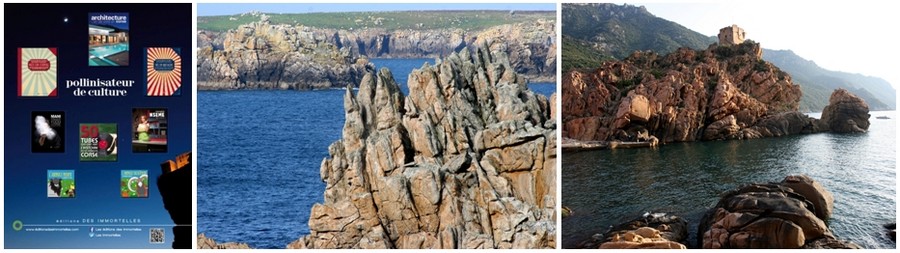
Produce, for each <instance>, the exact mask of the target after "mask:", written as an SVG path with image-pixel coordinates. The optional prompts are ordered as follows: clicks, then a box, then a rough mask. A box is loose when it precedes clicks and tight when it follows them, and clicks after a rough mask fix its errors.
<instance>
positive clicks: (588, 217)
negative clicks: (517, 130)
mask: <svg viewBox="0 0 900 253" xmlns="http://www.w3.org/2000/svg"><path fill="white" fill-rule="evenodd" d="M870 114H872V117H871V119H870V122H871V123H872V124H871V126H870V128H869V132H868V133H864V134H832V133H820V134H811V135H801V136H790V137H783V138H767V139H757V140H744V141H712V142H694V143H676V144H668V145H664V146H662V147H660V148H659V149H623V150H600V151H592V152H578V153H565V154H563V155H562V191H563V192H562V204H563V205H564V206H568V207H570V208H571V209H572V210H573V211H574V213H575V215H573V216H571V217H569V218H566V219H563V221H562V231H563V235H562V236H563V247H564V248H574V247H577V245H578V243H580V242H581V241H583V240H585V239H587V238H589V237H590V236H591V235H593V234H596V233H600V232H604V231H605V230H606V229H607V228H608V227H609V226H611V225H614V224H618V223H621V222H624V221H627V220H628V219H630V218H633V217H635V216H636V215H640V214H642V213H644V212H647V211H663V212H671V213H674V214H676V215H679V216H682V217H684V218H686V219H687V220H688V222H689V231H690V233H691V239H690V243H694V241H695V239H694V238H695V236H696V234H697V231H696V230H697V224H698V223H699V220H700V218H701V217H702V214H703V212H704V211H705V210H707V209H708V208H710V207H712V206H713V205H715V204H716V202H717V201H718V200H719V194H721V193H722V192H724V191H726V190H729V189H733V188H735V187H737V186H739V185H741V184H745V183H751V182H768V181H781V180H782V179H783V178H784V176H786V175H790V174H806V175H809V176H811V177H812V178H813V179H815V180H817V181H818V182H820V183H821V184H822V185H823V186H824V187H825V188H826V189H828V190H829V191H831V193H832V194H834V198H835V201H834V213H833V215H832V217H831V219H830V220H829V221H828V223H829V226H830V228H831V230H832V231H833V233H834V235H835V236H837V237H838V238H839V239H843V240H849V241H853V242H855V243H857V244H860V245H861V246H863V247H864V248H896V244H895V243H894V242H892V241H891V240H889V238H888V237H887V236H886V235H885V232H886V231H885V229H884V228H882V225H884V224H886V223H893V222H895V220H896V211H897V206H896V196H897V194H896V185H897V184H896V146H895V142H896V118H897V114H896V112H894V111H890V112H871V113H870ZM881 115H886V116H890V117H891V119H888V120H882V119H875V117H876V116H881ZM811 116H813V117H817V116H818V115H811Z"/></svg>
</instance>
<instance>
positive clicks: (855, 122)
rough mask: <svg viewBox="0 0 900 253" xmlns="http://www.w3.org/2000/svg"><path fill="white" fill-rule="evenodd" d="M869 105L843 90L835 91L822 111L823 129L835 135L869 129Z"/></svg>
mask: <svg viewBox="0 0 900 253" xmlns="http://www.w3.org/2000/svg"><path fill="white" fill-rule="evenodd" d="M869 116H870V115H869V104H866V101H863V100H862V98H859V97H858V96H856V95H853V94H852V93H850V92H849V91H847V90H845V89H841V88H839V89H836V90H834V92H832V93H831V98H829V99H828V105H827V106H825V109H823V110H822V120H821V124H823V128H825V129H828V130H830V131H832V132H836V133H862V132H866V130H868V129H869Z"/></svg>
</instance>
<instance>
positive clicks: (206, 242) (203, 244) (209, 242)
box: [197, 233, 250, 249]
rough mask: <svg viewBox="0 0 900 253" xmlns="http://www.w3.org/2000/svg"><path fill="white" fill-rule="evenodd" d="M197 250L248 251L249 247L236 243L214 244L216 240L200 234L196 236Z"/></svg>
mask: <svg viewBox="0 0 900 253" xmlns="http://www.w3.org/2000/svg"><path fill="white" fill-rule="evenodd" d="M197 249H250V246H249V245H247V244H246V243H236V242H226V243H216V240H213V239H212V238H209V237H206V235H205V234H203V233H200V234H199V235H197Z"/></svg>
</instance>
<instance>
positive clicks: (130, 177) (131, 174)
mask: <svg viewBox="0 0 900 253" xmlns="http://www.w3.org/2000/svg"><path fill="white" fill-rule="evenodd" d="M119 183H120V184H119V186H120V187H119V188H120V189H121V190H122V197H123V198H146V197H147V196H148V195H149V191H150V177H149V176H148V175H147V171H146V170H122V177H121V179H120V180H119Z"/></svg>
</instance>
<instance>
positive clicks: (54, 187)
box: [47, 170, 75, 198]
mask: <svg viewBox="0 0 900 253" xmlns="http://www.w3.org/2000/svg"><path fill="white" fill-rule="evenodd" d="M47 197H48V198H74V197H75V171H74V170H47Z"/></svg>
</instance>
